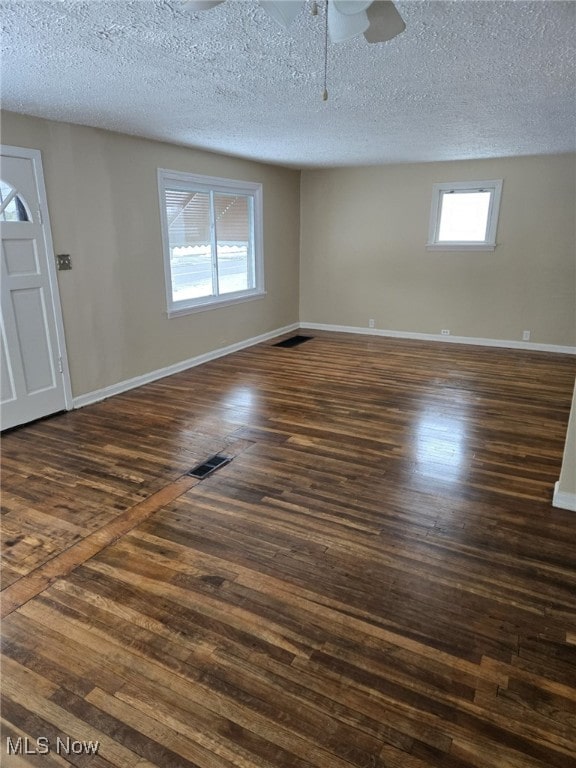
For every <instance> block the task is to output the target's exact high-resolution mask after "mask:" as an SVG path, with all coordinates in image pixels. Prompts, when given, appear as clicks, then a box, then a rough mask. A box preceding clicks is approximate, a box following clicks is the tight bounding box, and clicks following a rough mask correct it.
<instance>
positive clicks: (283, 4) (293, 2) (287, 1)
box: [260, 0, 304, 27]
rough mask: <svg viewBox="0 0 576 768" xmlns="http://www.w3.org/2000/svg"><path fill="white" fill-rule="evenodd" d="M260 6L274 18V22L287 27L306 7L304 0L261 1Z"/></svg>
mask: <svg viewBox="0 0 576 768" xmlns="http://www.w3.org/2000/svg"><path fill="white" fill-rule="evenodd" d="M260 5H261V6H262V8H264V10H265V11H266V12H267V13H268V14H269V15H270V16H272V18H273V19H274V21H277V22H278V23H279V24H282V26H283V27H287V26H288V25H289V24H291V23H292V22H293V21H294V19H295V18H296V16H297V15H298V13H299V11H300V8H302V6H303V5H304V1H303V0H260Z"/></svg>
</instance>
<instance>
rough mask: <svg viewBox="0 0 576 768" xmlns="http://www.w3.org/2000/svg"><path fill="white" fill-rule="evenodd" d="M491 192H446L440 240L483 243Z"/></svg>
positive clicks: (445, 241) (441, 218) (444, 241)
mask: <svg viewBox="0 0 576 768" xmlns="http://www.w3.org/2000/svg"><path fill="white" fill-rule="evenodd" d="M491 195H492V193H491V192H448V193H447V192H444V193H443V194H442V210H441V213H440V231H439V233H438V240H439V241H440V242H443V243H449V242H461V243H462V242H473V243H474V242H475V243H483V242H484V241H485V240H486V228H487V226H488V211H489V209H490V197H491Z"/></svg>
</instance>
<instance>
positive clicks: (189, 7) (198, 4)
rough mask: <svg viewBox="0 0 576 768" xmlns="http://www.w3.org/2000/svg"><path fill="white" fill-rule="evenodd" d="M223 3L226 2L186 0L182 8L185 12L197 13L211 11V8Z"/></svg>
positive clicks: (219, 0) (221, 0)
mask: <svg viewBox="0 0 576 768" xmlns="http://www.w3.org/2000/svg"><path fill="white" fill-rule="evenodd" d="M223 2H224V0H184V2H183V3H182V8H183V9H184V10H185V11H191V12H192V13H196V11H209V10H210V8H215V7H216V6H217V5H220V3H223Z"/></svg>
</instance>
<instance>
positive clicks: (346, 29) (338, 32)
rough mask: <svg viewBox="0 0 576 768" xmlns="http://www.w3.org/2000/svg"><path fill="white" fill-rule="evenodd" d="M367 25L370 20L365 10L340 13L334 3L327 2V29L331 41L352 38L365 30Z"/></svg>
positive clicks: (340, 41) (335, 41)
mask: <svg viewBox="0 0 576 768" xmlns="http://www.w3.org/2000/svg"><path fill="white" fill-rule="evenodd" d="M369 26H370V21H369V20H368V16H367V14H366V11H359V12H357V13H348V14H345V13H340V11H339V10H338V9H337V8H336V5H335V3H328V31H329V33H330V39H331V40H332V42H333V43H342V42H344V41H345V40H352V38H354V37H358V35H362V34H363V33H364V32H366V30H367V29H368V27H369Z"/></svg>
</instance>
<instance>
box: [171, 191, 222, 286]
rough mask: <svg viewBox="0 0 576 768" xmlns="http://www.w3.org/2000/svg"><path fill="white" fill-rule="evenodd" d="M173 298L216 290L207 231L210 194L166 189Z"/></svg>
mask: <svg viewBox="0 0 576 768" xmlns="http://www.w3.org/2000/svg"><path fill="white" fill-rule="evenodd" d="M166 214H167V218H168V240H169V244H170V271H171V274H172V300H173V301H184V300H186V299H198V298H202V297H204V296H212V295H214V293H215V285H214V282H215V281H214V275H213V268H212V240H211V234H210V194H209V193H207V192H194V191H183V190H178V189H167V190H166Z"/></svg>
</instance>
